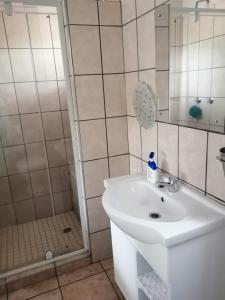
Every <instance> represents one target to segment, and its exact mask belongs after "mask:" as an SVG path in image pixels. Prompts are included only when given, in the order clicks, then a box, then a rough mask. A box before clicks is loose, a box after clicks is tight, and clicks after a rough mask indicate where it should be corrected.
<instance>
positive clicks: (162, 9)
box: [155, 4, 169, 26]
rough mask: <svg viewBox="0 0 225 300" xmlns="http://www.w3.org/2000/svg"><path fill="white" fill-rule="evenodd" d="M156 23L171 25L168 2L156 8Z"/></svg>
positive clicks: (158, 24)
mask: <svg viewBox="0 0 225 300" xmlns="http://www.w3.org/2000/svg"><path fill="white" fill-rule="evenodd" d="M155 25H156V26H169V6H168V5H167V4H165V5H161V6H159V7H157V8H156V9H155Z"/></svg>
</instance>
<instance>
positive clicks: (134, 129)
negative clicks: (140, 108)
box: [127, 117, 141, 157]
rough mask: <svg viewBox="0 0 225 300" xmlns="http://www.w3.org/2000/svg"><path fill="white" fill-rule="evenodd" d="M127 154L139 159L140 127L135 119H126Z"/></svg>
mask: <svg viewBox="0 0 225 300" xmlns="http://www.w3.org/2000/svg"><path fill="white" fill-rule="evenodd" d="M127 119H128V140H129V153H131V154H133V155H135V156H137V157H141V134H140V125H139V123H138V121H137V119H136V118H135V117H128V118H127Z"/></svg>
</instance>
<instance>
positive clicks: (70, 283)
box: [60, 262, 105, 288]
mask: <svg viewBox="0 0 225 300" xmlns="http://www.w3.org/2000/svg"><path fill="white" fill-rule="evenodd" d="M96 263H99V262H96ZM93 264H95V262H94V263H90V264H89V265H93ZM79 269H80V268H79ZM75 271H76V270H75ZM103 273H105V271H104V269H103V268H102V271H101V272H98V273H96V274H92V275H89V276H86V277H84V278H81V279H78V280H75V281H72V282H69V283H66V284H63V285H61V286H60V288H62V287H65V286H68V285H72V284H74V283H76V282H80V281H82V280H85V279H87V278H90V277H94V276H96V275H98V274H103Z"/></svg>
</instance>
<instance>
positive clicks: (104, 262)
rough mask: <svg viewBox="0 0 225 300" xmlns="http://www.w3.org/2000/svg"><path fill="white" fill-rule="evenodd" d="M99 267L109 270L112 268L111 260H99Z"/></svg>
mask: <svg viewBox="0 0 225 300" xmlns="http://www.w3.org/2000/svg"><path fill="white" fill-rule="evenodd" d="M101 265H102V266H103V269H104V270H110V269H112V268H113V258H112V257H110V258H107V259H104V260H101Z"/></svg>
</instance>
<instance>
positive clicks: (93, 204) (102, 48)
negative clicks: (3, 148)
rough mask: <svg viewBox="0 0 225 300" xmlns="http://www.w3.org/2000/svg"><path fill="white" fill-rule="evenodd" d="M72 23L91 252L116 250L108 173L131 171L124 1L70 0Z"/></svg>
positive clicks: (99, 255)
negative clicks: (105, 201)
mask: <svg viewBox="0 0 225 300" xmlns="http://www.w3.org/2000/svg"><path fill="white" fill-rule="evenodd" d="M67 8H68V26H66V30H67V31H68V33H69V35H70V43H71V49H72V51H71V52H72V53H71V56H72V66H71V70H70V75H71V81H72V82H73V80H74V88H75V93H76V99H77V101H76V106H77V111H78V116H77V118H78V120H77V122H76V123H77V125H79V131H80V141H81V157H80V158H79V159H80V163H81V164H82V167H83V173H84V183H85V195H84V201H85V200H86V201H87V214H88V223H89V232H90V243H91V250H92V258H93V260H94V261H97V260H99V259H103V258H104V257H108V256H110V255H111V253H112V252H111V237H110V229H109V228H110V224H109V219H108V217H107V216H106V214H105V212H104V209H103V207H102V204H101V198H102V194H103V192H104V186H103V179H105V178H108V177H110V176H120V175H124V174H128V173H129V155H128V138H127V108H126V94H125V78H124V59H123V39H122V26H121V25H122V24H121V4H120V2H119V1H105V2H103V1H94V0H85V1H84V0H68V1H67Z"/></svg>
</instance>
